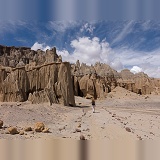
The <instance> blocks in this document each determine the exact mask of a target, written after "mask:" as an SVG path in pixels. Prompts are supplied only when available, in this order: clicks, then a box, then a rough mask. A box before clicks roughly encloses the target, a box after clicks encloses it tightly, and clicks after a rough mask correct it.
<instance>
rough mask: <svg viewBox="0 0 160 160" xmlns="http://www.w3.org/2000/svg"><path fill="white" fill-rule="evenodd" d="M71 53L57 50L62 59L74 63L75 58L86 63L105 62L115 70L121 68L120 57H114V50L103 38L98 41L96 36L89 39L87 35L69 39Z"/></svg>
mask: <svg viewBox="0 0 160 160" xmlns="http://www.w3.org/2000/svg"><path fill="white" fill-rule="evenodd" d="M71 47H72V48H73V49H74V51H73V53H71V54H69V52H68V51H66V50H62V51H57V52H58V54H61V55H62V58H63V60H65V61H70V62H72V63H75V62H76V61H77V60H80V62H83V63H86V64H88V65H90V64H94V63H96V62H102V63H107V64H108V65H110V66H111V67H113V68H114V69H116V70H121V69H123V65H122V63H121V62H120V59H117V58H116V57H115V53H114V51H113V50H112V49H111V48H110V46H109V43H107V42H106V41H105V40H103V41H100V39H99V38H98V37H94V38H92V39H90V38H89V37H79V38H78V39H75V40H73V41H71Z"/></svg>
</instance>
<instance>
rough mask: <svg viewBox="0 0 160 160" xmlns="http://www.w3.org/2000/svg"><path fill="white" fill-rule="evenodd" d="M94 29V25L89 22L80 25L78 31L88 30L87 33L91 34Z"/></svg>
mask: <svg viewBox="0 0 160 160" xmlns="http://www.w3.org/2000/svg"><path fill="white" fill-rule="evenodd" d="M94 29H95V27H94V26H92V25H91V24H89V23H85V24H84V25H83V26H82V27H81V29H80V31H81V32H84V31H86V32H89V33H91V34H92V33H93V31H94Z"/></svg>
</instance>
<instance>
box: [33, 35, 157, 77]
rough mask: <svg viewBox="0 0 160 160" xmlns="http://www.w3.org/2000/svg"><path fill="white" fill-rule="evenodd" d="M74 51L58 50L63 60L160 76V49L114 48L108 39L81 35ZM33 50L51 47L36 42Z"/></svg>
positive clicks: (73, 42)
mask: <svg viewBox="0 0 160 160" xmlns="http://www.w3.org/2000/svg"><path fill="white" fill-rule="evenodd" d="M70 45H71V47H72V48H73V52H72V53H69V52H68V51H67V50H65V49H64V50H58V49H57V54H58V55H62V58H63V61H69V62H71V63H75V62H76V61H77V60H80V62H83V63H86V64H88V65H90V64H95V63H96V62H101V63H106V64H108V65H110V66H111V67H112V68H114V69H115V70H117V71H120V70H122V69H124V68H128V69H131V72H133V73H138V72H141V71H143V72H144V73H146V74H148V75H149V76H150V77H155V78H160V63H159V60H160V54H159V53H160V50H159V49H158V50H155V51H153V52H149V53H146V52H138V51H134V50H131V49H126V48H121V49H112V48H111V47H110V45H109V43H107V42H106V40H103V41H100V39H99V38H97V37H94V38H92V39H91V38H89V37H79V38H78V39H75V40H73V41H71V44H70ZM32 49H33V50H37V49H41V50H46V49H50V47H49V46H46V45H45V44H39V43H38V42H36V43H35V44H34V45H33V46H32Z"/></svg>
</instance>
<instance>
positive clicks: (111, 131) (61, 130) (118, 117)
mask: <svg viewBox="0 0 160 160" xmlns="http://www.w3.org/2000/svg"><path fill="white" fill-rule="evenodd" d="M75 99H76V104H77V107H64V106H62V105H57V104H55V105H52V106H49V105H47V104H39V105H38V104H36V105H34V104H31V103H30V102H24V103H0V120H3V122H4V126H3V128H2V129H0V138H1V139H38V138H44V139H47V138H53V139H62V138H65V139H77V140H79V138H80V135H81V134H82V135H84V136H85V138H86V139H87V140H104V139H105V140H112V139H116V140H123V141H127V140H130V139H132V140H145V139H151V140H156V139H160V95H148V96H147V95H145V96H144V95H143V96H140V95H137V94H134V93H132V92H129V91H127V90H125V89H122V88H119V87H118V88H116V89H114V90H113V91H112V92H111V93H109V95H108V97H107V98H106V99H105V100H96V113H92V107H91V100H88V99H85V98H81V97H75ZM36 122H43V123H44V124H45V125H46V127H48V128H49V129H50V133H35V132H34V131H31V132H25V134H24V135H19V134H17V135H10V134H6V132H7V130H8V127H10V126H14V127H17V129H18V130H19V131H21V130H23V129H24V128H26V127H29V126H30V127H32V128H33V129H34V125H35V123H36Z"/></svg>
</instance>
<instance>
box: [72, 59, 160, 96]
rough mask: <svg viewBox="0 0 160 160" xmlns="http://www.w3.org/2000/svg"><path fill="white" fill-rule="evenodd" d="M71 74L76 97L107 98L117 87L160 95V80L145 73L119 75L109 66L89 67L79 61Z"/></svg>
mask: <svg viewBox="0 0 160 160" xmlns="http://www.w3.org/2000/svg"><path fill="white" fill-rule="evenodd" d="M71 73H72V76H73V86H74V94H75V95H76V96H82V97H86V98H91V97H94V98H105V97H106V96H107V94H108V93H109V92H111V91H112V90H113V89H114V88H115V87H116V86H120V87H123V88H125V89H127V90H129V91H132V92H134V93H137V94H142V95H146V94H159V93H160V92H159V91H160V80H158V79H155V78H150V77H148V75H147V74H144V73H138V74H133V73H131V72H130V71H129V70H128V69H124V70H122V71H121V72H120V73H118V72H117V71H115V70H113V69H112V68H111V67H110V66H109V65H107V64H102V63H96V64H95V65H94V66H93V65H91V66H88V65H86V64H84V63H82V64H80V62H79V61H77V63H76V64H72V71H71Z"/></svg>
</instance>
